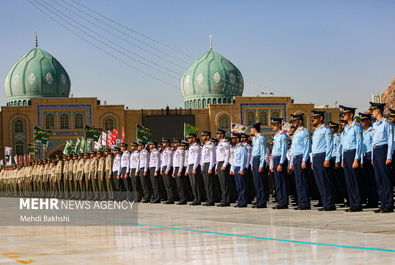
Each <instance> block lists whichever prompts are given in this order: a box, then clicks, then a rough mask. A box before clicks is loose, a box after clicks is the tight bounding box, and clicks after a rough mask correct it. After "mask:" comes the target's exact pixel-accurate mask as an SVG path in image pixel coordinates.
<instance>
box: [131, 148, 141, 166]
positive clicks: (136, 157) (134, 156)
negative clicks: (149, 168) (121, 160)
mask: <svg viewBox="0 0 395 265" xmlns="http://www.w3.org/2000/svg"><path fill="white" fill-rule="evenodd" d="M139 162H140V152H139V151H133V152H132V153H131V154H130V170H132V169H138V168H139Z"/></svg>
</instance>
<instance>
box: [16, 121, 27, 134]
mask: <svg viewBox="0 0 395 265" xmlns="http://www.w3.org/2000/svg"><path fill="white" fill-rule="evenodd" d="M24 131H25V130H24V128H23V121H22V120H16V121H15V123H14V132H15V133H24Z"/></svg>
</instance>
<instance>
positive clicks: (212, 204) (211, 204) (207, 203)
mask: <svg viewBox="0 0 395 265" xmlns="http://www.w3.org/2000/svg"><path fill="white" fill-rule="evenodd" d="M202 205H203V206H215V203H213V202H206V203H203V204H202Z"/></svg>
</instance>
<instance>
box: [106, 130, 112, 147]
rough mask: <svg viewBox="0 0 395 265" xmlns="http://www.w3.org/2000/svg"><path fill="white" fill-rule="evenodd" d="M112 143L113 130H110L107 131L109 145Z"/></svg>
mask: <svg viewBox="0 0 395 265" xmlns="http://www.w3.org/2000/svg"><path fill="white" fill-rule="evenodd" d="M111 145H112V132H111V131H108V133H107V146H111Z"/></svg>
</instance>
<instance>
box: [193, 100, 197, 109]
mask: <svg viewBox="0 0 395 265" xmlns="http://www.w3.org/2000/svg"><path fill="white" fill-rule="evenodd" d="M193 108H194V109H196V108H197V101H196V99H195V100H194V101H193Z"/></svg>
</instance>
